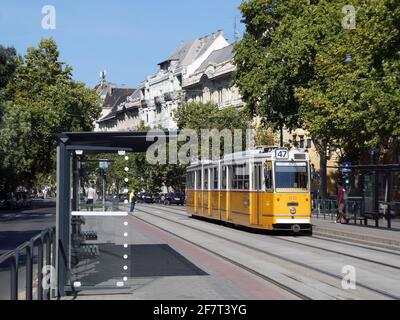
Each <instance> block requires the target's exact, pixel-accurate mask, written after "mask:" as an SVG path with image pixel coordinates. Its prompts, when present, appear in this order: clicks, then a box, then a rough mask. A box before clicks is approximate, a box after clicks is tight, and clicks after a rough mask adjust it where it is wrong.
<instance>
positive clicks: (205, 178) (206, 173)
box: [204, 169, 208, 190]
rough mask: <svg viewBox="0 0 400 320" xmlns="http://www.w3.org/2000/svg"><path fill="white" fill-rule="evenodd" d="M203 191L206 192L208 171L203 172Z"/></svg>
mask: <svg viewBox="0 0 400 320" xmlns="http://www.w3.org/2000/svg"><path fill="white" fill-rule="evenodd" d="M204 189H205V190H208V169H205V170H204Z"/></svg>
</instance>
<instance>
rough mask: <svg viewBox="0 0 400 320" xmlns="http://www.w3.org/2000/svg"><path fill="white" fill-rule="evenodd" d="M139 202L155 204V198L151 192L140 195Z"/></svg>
mask: <svg viewBox="0 0 400 320" xmlns="http://www.w3.org/2000/svg"><path fill="white" fill-rule="evenodd" d="M139 201H141V202H144V203H154V198H153V196H152V194H151V193H150V192H141V193H139Z"/></svg>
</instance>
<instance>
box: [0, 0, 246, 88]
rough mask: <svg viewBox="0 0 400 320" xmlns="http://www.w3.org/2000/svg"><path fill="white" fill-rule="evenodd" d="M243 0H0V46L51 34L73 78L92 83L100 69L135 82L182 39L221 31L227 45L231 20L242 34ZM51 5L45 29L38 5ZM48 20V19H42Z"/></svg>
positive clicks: (19, 46)
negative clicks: (48, 25) (50, 25)
mask: <svg viewBox="0 0 400 320" xmlns="http://www.w3.org/2000/svg"><path fill="white" fill-rule="evenodd" d="M241 2H242V0H109V1H106V0H81V1H77V0H46V1H42V0H0V45H3V46H12V47H14V48H15V49H16V50H17V52H18V53H19V54H25V52H26V49H27V48H28V47H32V46H37V45H38V43H39V42H40V39H42V38H48V37H53V38H54V39H55V40H56V42H57V45H58V48H59V51H60V60H62V61H64V62H66V63H68V64H69V65H70V66H72V68H73V76H74V79H76V80H79V81H82V82H84V83H86V85H88V86H90V87H94V86H95V85H96V84H97V83H98V82H99V73H100V71H102V70H106V71H107V80H108V81H110V82H113V83H116V84H119V85H123V84H125V85H128V86H130V87H135V86H137V85H138V84H139V83H140V82H141V81H143V80H144V79H145V78H146V76H148V75H150V74H153V73H154V72H155V71H156V70H157V68H158V66H157V64H158V63H159V62H161V61H163V60H164V59H165V58H167V57H169V56H170V55H171V54H172V53H173V52H174V50H175V48H177V47H178V46H179V45H180V44H181V43H182V41H190V40H193V39H195V38H198V37H202V36H205V35H207V34H211V33H213V32H216V31H217V30H219V29H223V30H224V32H225V37H226V38H227V39H228V41H229V42H230V43H231V42H233V40H234V21H235V17H237V29H238V31H239V33H240V35H242V34H243V31H244V26H243V25H242V24H241V23H240V19H241V14H240V11H239V9H238V7H239V5H240V3H241ZM46 5H52V6H53V7H54V8H55V10H56V11H55V12H56V14H55V17H56V19H55V23H56V24H55V29H48V30H46V29H43V28H42V20H43V18H46V14H47V12H45V13H42V8H43V7H44V6H46ZM45 21H47V19H45Z"/></svg>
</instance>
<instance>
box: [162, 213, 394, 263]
mask: <svg viewBox="0 0 400 320" xmlns="http://www.w3.org/2000/svg"><path fill="white" fill-rule="evenodd" d="M163 210H165V211H168V212H171V213H172V214H176V215H179V216H183V217H190V216H189V215H188V214H186V212H185V211H184V210H181V209H178V208H176V211H181V212H182V214H180V213H178V212H176V211H175V209H172V208H163ZM269 237H271V238H274V239H277V240H281V241H286V242H290V243H293V244H295V245H300V246H304V247H309V248H313V249H318V250H322V251H326V252H330V253H334V254H339V255H342V256H346V257H349V258H353V259H358V260H362V261H365V262H370V263H374V264H377V265H379V266H385V267H388V268H392V269H396V270H400V267H399V266H395V265H391V264H388V263H384V262H381V261H376V260H371V259H368V258H363V257H359V256H355V255H352V254H349V253H345V252H342V251H337V250H332V249H328V248H324V247H319V246H316V245H312V244H307V243H300V242H296V241H292V240H289V239H284V238H282V237H279V236H274V235H269ZM313 238H317V239H321V240H324V241H332V242H334V241H333V240H331V239H325V238H321V237H314V236H313ZM344 244H346V243H344ZM346 245H348V246H353V245H352V244H351V245H350V244H346ZM357 247H361V248H363V249H367V250H371V251H375V252H382V253H385V254H392V255H396V256H400V254H398V253H395V252H390V251H386V250H382V249H378V248H371V247H366V246H361V245H357Z"/></svg>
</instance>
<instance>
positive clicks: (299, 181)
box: [275, 162, 308, 192]
mask: <svg viewBox="0 0 400 320" xmlns="http://www.w3.org/2000/svg"><path fill="white" fill-rule="evenodd" d="M275 188H276V191H277V192H279V191H283V192H299V191H300V192H302V191H307V190H308V170H307V162H276V163H275Z"/></svg>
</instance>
